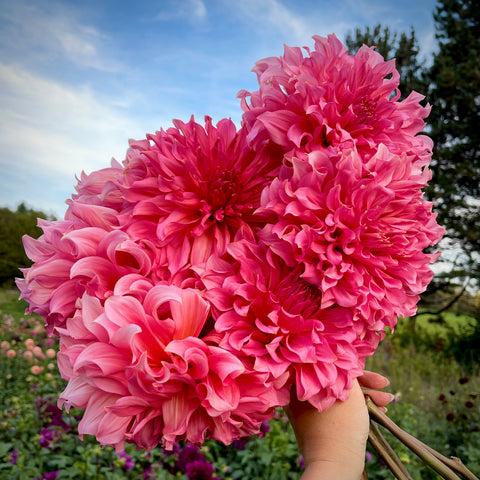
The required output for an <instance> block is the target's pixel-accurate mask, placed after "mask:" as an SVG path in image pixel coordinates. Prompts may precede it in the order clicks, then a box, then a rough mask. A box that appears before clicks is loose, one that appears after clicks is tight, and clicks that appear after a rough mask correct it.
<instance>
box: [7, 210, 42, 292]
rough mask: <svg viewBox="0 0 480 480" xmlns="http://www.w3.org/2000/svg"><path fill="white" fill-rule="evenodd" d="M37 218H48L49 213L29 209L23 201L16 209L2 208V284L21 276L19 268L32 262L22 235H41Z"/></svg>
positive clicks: (35, 236)
mask: <svg viewBox="0 0 480 480" xmlns="http://www.w3.org/2000/svg"><path fill="white" fill-rule="evenodd" d="M37 218H47V215H46V214H45V213H43V212H40V211H36V210H32V209H29V208H27V207H26V206H25V205H24V204H23V203H21V204H20V205H19V206H18V207H17V210H16V211H11V210H10V209H8V208H0V284H4V283H6V282H12V281H13V279H14V278H15V277H18V276H20V272H19V270H18V269H19V268H21V267H27V266H29V265H30V264H31V262H30V260H29V259H28V258H27V256H26V254H25V251H24V248H23V243H22V237H23V235H25V234H26V235H30V236H31V237H33V238H38V237H39V236H40V235H41V233H42V231H41V230H40V228H38V227H37Z"/></svg>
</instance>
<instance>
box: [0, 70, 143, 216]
mask: <svg viewBox="0 0 480 480" xmlns="http://www.w3.org/2000/svg"><path fill="white" fill-rule="evenodd" d="M0 105H2V115H1V116H0V145H1V146H2V156H1V157H0V165H1V171H2V172H3V173H2V175H0V204H11V203H12V202H17V203H18V201H21V200H27V201H28V202H29V203H34V204H35V203H36V201H37V200H38V201H39V202H43V201H46V199H45V198H41V197H38V198H37V199H35V198H32V196H33V195H39V192H38V183H39V182H44V184H43V185H42V187H43V188H44V189H45V192H44V195H43V196H45V197H48V196H50V197H52V196H53V195H54V194H57V195H58V198H57V199H54V198H51V199H50V200H49V201H50V203H51V204H52V205H53V204H54V203H55V202H57V205H61V203H62V202H63V200H64V199H65V198H67V196H69V195H70V194H71V193H72V192H73V187H74V184H75V175H78V174H79V173H80V172H81V171H82V170H85V171H87V172H91V171H93V170H98V169H100V168H104V167H107V166H109V164H110V159H111V157H115V158H116V159H117V160H119V161H121V160H123V158H124V156H125V151H126V149H127V147H128V139H129V138H132V137H133V138H144V136H145V131H144V130H143V128H142V125H140V124H139V122H137V121H136V120H135V119H132V118H129V117H127V115H126V113H125V111H124V110H121V109H118V108H116V107H113V106H112V105H111V103H110V102H109V100H108V99H104V98H100V97H98V95H96V94H95V93H94V92H92V91H91V90H90V89H89V88H86V87H83V88H81V89H75V88H73V87H67V86H64V85H61V84H59V83H57V82H54V81H52V80H48V79H45V78H42V77H39V76H37V75H35V74H33V73H31V72H29V71H27V70H25V69H23V68H22V67H19V66H13V65H5V64H0ZM145 121H148V119H145ZM29 182H31V183H32V185H29ZM36 189H37V190H36ZM12 194H15V195H17V196H18V199H17V198H13V197H12V196H11V195H12ZM48 208H52V209H53V207H50V205H49V207H48ZM57 211H58V208H57Z"/></svg>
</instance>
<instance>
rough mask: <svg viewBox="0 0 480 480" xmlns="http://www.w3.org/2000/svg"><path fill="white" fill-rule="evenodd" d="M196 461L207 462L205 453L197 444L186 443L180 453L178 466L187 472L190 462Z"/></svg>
mask: <svg viewBox="0 0 480 480" xmlns="http://www.w3.org/2000/svg"><path fill="white" fill-rule="evenodd" d="M196 461H201V462H205V457H204V455H203V454H202V453H201V452H200V450H199V449H198V448H197V447H196V446H195V445H185V446H184V447H183V448H182V450H181V451H180V453H179V454H178V460H177V468H178V469H179V470H181V471H182V472H186V468H187V466H188V464H189V463H193V462H196Z"/></svg>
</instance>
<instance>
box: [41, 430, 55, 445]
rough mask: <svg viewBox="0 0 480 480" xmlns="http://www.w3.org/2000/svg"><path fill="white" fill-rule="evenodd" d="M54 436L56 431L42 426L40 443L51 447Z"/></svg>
mask: <svg viewBox="0 0 480 480" xmlns="http://www.w3.org/2000/svg"><path fill="white" fill-rule="evenodd" d="M54 436H55V432H54V431H53V430H49V429H48V428H42V429H41V430H40V438H39V439H38V443H40V445H41V446H42V447H43V448H51V446H52V442H53V438H54Z"/></svg>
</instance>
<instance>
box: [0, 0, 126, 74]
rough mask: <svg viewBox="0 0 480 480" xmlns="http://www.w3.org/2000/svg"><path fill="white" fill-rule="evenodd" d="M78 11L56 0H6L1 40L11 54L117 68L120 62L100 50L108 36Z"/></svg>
mask: <svg viewBox="0 0 480 480" xmlns="http://www.w3.org/2000/svg"><path fill="white" fill-rule="evenodd" d="M78 16H79V13H78V12H77V11H75V10H72V8H71V7H67V6H66V5H64V4H59V3H57V2H51V1H50V2H42V1H39V2H36V3H33V2H29V1H28V0H27V1H23V0H17V1H15V2H8V3H6V2H4V3H3V5H2V8H1V9H0V19H2V21H3V26H2V30H1V31H0V40H1V41H2V44H3V46H4V48H5V49H6V50H7V52H9V53H10V54H13V55H15V54H18V53H17V52H18V51H19V50H20V51H21V55H22V57H23V58H24V59H25V58H31V59H32V58H35V57H37V56H38V55H40V57H41V58H49V59H56V58H61V59H66V60H68V61H69V62H71V63H73V64H75V65H77V66H80V67H87V68H93V69H96V70H101V71H117V70H119V69H120V66H119V64H118V62H116V61H115V60H113V59H111V58H110V57H109V56H107V55H103V54H102V52H101V50H102V49H103V48H104V44H106V43H108V38H107V37H106V35H105V34H103V33H101V32H100V31H99V30H97V29H95V28H94V27H92V26H90V25H87V24H84V23H82V22H81V20H79V18H78Z"/></svg>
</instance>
